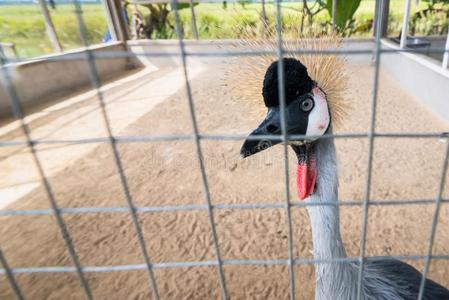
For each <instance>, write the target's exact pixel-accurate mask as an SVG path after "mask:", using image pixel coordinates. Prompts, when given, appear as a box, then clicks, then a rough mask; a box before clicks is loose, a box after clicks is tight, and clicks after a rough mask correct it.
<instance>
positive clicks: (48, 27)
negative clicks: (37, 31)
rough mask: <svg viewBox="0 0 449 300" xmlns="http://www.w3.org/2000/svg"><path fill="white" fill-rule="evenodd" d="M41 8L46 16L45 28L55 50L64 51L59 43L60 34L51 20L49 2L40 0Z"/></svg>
mask: <svg viewBox="0 0 449 300" xmlns="http://www.w3.org/2000/svg"><path fill="white" fill-rule="evenodd" d="M38 4H39V8H40V9H41V12H42V15H43V16H44V21H45V29H46V31H47V35H48V38H49V39H50V43H51V46H52V47H53V51H55V52H62V47H61V44H60V43H59V39H58V35H57V33H56V30H55V26H54V25H53V22H52V20H51V16H50V12H49V11H48V7H47V3H45V0H38Z"/></svg>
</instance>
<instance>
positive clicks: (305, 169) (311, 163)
mask: <svg viewBox="0 0 449 300" xmlns="http://www.w3.org/2000/svg"><path fill="white" fill-rule="evenodd" d="M296 175H297V177H296V184H297V186H298V197H299V199H300V200H304V199H306V198H307V197H309V196H310V195H312V194H313V192H314V190H315V183H316V176H317V170H316V156H315V153H311V154H310V155H309V156H308V157H306V158H305V159H304V160H301V161H299V162H298V169H297V174H296Z"/></svg>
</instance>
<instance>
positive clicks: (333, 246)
mask: <svg viewBox="0 0 449 300" xmlns="http://www.w3.org/2000/svg"><path fill="white" fill-rule="evenodd" d="M315 151H316V163H317V179H316V183H317V184H316V189H315V192H314V193H313V194H312V196H310V197H309V198H307V199H306V200H305V201H307V202H308V203H314V204H317V203H323V202H325V203H327V204H337V203H338V174H337V159H336V152H335V145H334V141H333V139H321V140H319V141H317V142H316V150H315ZM307 210H308V213H309V217H310V222H311V227H312V237H313V256H314V258H315V259H320V260H329V259H334V258H345V257H346V251H345V248H344V245H343V242H342V239H341V235H340V220H339V209H338V206H336V205H320V206H308V207H307ZM315 270H316V291H315V295H316V296H315V298H316V299H353V298H351V297H349V298H344V297H348V296H349V295H352V294H353V293H354V292H355V291H354V289H353V288H352V287H348V286H344V284H341V283H342V282H357V272H355V269H354V267H353V265H351V264H349V263H318V264H315Z"/></svg>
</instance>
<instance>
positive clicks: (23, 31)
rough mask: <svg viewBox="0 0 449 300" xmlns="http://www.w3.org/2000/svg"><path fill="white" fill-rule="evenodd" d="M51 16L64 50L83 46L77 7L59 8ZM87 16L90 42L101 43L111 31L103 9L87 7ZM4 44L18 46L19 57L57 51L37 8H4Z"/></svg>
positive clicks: (0, 35)
mask: <svg viewBox="0 0 449 300" xmlns="http://www.w3.org/2000/svg"><path fill="white" fill-rule="evenodd" d="M51 16H52V20H53V23H54V25H55V28H56V31H57V33H58V36H59V39H60V42H61V44H62V46H63V48H64V50H67V49H73V48H77V47H79V46H80V45H81V40H80V37H79V33H78V25H77V22H76V16H75V14H74V7H73V6H72V5H69V4H64V5H58V6H57V9H56V10H51ZM83 16H84V19H85V22H86V25H87V28H88V38H89V42H90V43H92V44H96V43H100V42H101V39H102V36H103V34H104V32H105V31H106V29H107V25H106V19H105V14H104V11H103V6H102V5H98V4H88V5H83ZM0 41H1V42H13V43H15V44H16V48H17V51H18V53H19V55H20V56H23V57H31V56H36V55H42V54H49V53H52V52H53V51H52V48H51V44H50V42H49V40H48V38H47V35H46V32H45V25H44V20H43V17H42V15H41V13H40V10H39V8H38V6H37V5H7V6H6V5H3V6H0Z"/></svg>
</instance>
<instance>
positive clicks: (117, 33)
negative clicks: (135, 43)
mask: <svg viewBox="0 0 449 300" xmlns="http://www.w3.org/2000/svg"><path fill="white" fill-rule="evenodd" d="M103 4H104V6H105V10H106V19H107V21H108V29H109V33H110V34H111V37H112V39H113V40H115V41H121V42H126V41H127V40H129V32H128V24H127V23H126V20H125V16H124V14H125V13H126V12H125V11H124V9H123V7H122V4H121V2H120V0H104V1H103Z"/></svg>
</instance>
